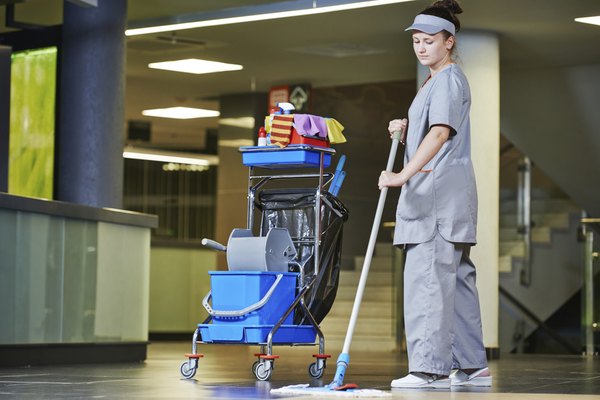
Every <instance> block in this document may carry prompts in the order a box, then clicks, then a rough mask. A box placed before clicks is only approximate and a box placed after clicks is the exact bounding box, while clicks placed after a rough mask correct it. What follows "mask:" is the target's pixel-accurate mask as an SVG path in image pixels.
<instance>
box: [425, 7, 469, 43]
mask: <svg viewBox="0 0 600 400" xmlns="http://www.w3.org/2000/svg"><path fill="white" fill-rule="evenodd" d="M462 12H463V10H462V8H461V7H460V5H459V4H458V2H457V1H456V0H438V1H436V2H435V3H433V4H432V5H430V6H429V7H427V8H425V9H424V10H423V11H421V12H420V13H419V14H426V15H433V16H435V17H440V18H443V19H445V20H446V21H450V22H452V23H453V24H454V27H455V28H456V32H458V31H460V21H459V20H458V18H457V17H456V14H460V13H462ZM444 32H445V33H446V36H449V35H450V33H448V32H446V31H444Z"/></svg>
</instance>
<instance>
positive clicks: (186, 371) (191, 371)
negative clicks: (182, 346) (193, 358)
mask: <svg viewBox="0 0 600 400" xmlns="http://www.w3.org/2000/svg"><path fill="white" fill-rule="evenodd" d="M197 369H198V368H197V367H196V368H190V363H189V362H188V361H185V362H184V363H183V364H181V367H180V368H179V372H181V375H183V377H184V378H185V379H192V378H193V377H194V375H196V370H197Z"/></svg>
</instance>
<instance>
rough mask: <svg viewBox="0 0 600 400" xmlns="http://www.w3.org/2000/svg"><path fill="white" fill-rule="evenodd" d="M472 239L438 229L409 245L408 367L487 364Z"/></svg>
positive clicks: (444, 371)
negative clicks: (449, 236) (449, 237)
mask: <svg viewBox="0 0 600 400" xmlns="http://www.w3.org/2000/svg"><path fill="white" fill-rule="evenodd" d="M469 250H470V245H468V244H464V243H451V242H448V241H446V240H445V239H444V238H443V237H442V236H441V235H440V234H439V233H436V235H435V237H434V238H433V239H432V240H430V241H428V242H425V243H419V244H409V245H407V246H406V263H405V267H404V323H405V329H406V341H407V348H408V368H409V372H426V373H433V374H438V375H449V374H450V371H451V369H456V368H460V369H470V368H484V367H486V366H487V359H486V354H485V348H484V346H483V338H482V332H481V313H480V310H479V297H478V294H477V288H476V287H475V278H476V272H475V266H474V265H473V263H472V262H471V259H470V258H469Z"/></svg>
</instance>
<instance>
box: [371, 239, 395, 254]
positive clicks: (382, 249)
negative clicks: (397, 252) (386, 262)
mask: <svg viewBox="0 0 600 400" xmlns="http://www.w3.org/2000/svg"><path fill="white" fill-rule="evenodd" d="M393 252H394V245H393V244H392V242H377V243H375V256H376V257H391V256H392V254H393Z"/></svg>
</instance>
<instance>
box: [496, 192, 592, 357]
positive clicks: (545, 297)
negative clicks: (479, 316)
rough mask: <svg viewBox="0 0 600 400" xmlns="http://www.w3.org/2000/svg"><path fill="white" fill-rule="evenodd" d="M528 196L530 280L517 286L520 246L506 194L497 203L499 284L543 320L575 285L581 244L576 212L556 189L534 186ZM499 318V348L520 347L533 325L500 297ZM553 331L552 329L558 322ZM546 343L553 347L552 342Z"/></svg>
mask: <svg viewBox="0 0 600 400" xmlns="http://www.w3.org/2000/svg"><path fill="white" fill-rule="evenodd" d="M515 197H516V196H515ZM532 197H533V199H532V201H531V220H532V224H533V227H532V230H531V249H530V263H531V264H530V265H531V273H532V280H531V284H530V285H529V286H523V285H522V284H521V281H520V270H521V268H523V262H524V255H525V246H524V244H523V240H522V238H521V237H520V235H519V234H518V233H517V202H516V201H512V200H507V198H508V197H507V196H503V198H504V200H502V201H501V202H500V254H499V256H500V260H499V261H500V265H499V269H500V276H499V278H500V279H499V283H500V286H501V287H502V288H503V289H504V290H506V291H507V292H508V293H510V295H511V296H512V297H514V298H515V299H517V300H518V301H519V302H520V303H521V304H523V305H525V306H526V307H527V309H528V310H529V311H530V312H531V313H533V315H535V316H536V317H537V318H539V319H540V320H542V321H547V320H548V318H550V317H551V316H552V315H554V314H555V313H556V312H557V310H559V309H561V307H562V306H563V305H564V304H565V303H566V302H567V301H569V299H571V298H572V297H573V296H574V295H576V293H577V291H578V290H579V289H580V288H581V284H582V282H581V244H580V243H578V242H577V228H578V226H579V223H578V221H579V218H580V211H579V208H578V207H577V206H576V205H575V204H574V203H573V202H572V201H571V200H569V199H567V198H565V197H560V196H557V195H556V193H554V194H553V195H548V194H547V192H546V194H544V192H543V191H542V190H539V189H538V190H535V191H532ZM499 318H500V320H499V328H500V329H499V342H500V348H501V350H502V351H503V352H510V351H512V350H517V351H524V349H525V347H528V346H529V345H528V343H529V341H528V337H529V336H530V334H532V333H533V332H534V331H536V329H538V326H537V323H536V322H535V321H533V320H531V319H530V318H529V317H527V315H526V314H523V313H522V312H521V311H520V310H519V309H518V307H517V306H516V305H515V304H513V303H512V302H511V301H509V300H508V299H506V298H504V297H503V296H501V297H500V315H499ZM559 325H560V324H559ZM554 329H555V331H556V332H557V331H558V330H559V329H560V326H557V327H555V328H554ZM561 335H562V334H561ZM563 339H564V338H563ZM548 344H549V345H551V346H555V347H556V343H555V342H554V341H552V340H550V341H549V343H548ZM530 350H531V349H530ZM559 350H561V349H560V348H559Z"/></svg>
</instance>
